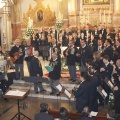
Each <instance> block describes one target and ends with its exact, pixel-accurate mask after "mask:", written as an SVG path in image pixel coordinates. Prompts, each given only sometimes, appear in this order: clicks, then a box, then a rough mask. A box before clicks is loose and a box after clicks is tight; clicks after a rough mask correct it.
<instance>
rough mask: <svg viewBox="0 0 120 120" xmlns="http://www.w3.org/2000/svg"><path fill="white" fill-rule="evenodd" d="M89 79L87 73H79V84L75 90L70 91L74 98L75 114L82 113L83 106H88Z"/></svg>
mask: <svg viewBox="0 0 120 120" xmlns="http://www.w3.org/2000/svg"><path fill="white" fill-rule="evenodd" d="M88 80H89V77H88V73H87V72H81V77H80V81H81V83H80V84H78V86H77V88H74V89H73V90H72V93H73V94H74V96H75V98H76V109H77V112H82V110H83V108H84V107H85V106H88V103H89V101H88V100H89V98H88V97H89V82H88Z"/></svg>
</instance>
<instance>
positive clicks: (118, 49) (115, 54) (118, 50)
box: [113, 46, 120, 62]
mask: <svg viewBox="0 0 120 120" xmlns="http://www.w3.org/2000/svg"><path fill="white" fill-rule="evenodd" d="M119 58H120V46H116V47H115V50H114V52H113V59H114V62H116V60H117V59H119Z"/></svg>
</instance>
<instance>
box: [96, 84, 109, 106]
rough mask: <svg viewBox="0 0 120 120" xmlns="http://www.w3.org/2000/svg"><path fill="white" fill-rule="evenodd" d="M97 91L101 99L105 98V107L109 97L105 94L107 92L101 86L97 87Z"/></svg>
mask: <svg viewBox="0 0 120 120" xmlns="http://www.w3.org/2000/svg"><path fill="white" fill-rule="evenodd" d="M97 91H98V93H99V94H100V95H101V97H102V98H103V101H104V106H105V99H106V97H107V93H106V92H105V90H104V89H103V88H102V87H101V86H98V87H97Z"/></svg>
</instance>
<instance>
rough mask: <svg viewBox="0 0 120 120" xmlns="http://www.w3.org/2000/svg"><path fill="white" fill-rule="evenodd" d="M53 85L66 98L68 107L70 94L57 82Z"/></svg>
mask: <svg viewBox="0 0 120 120" xmlns="http://www.w3.org/2000/svg"><path fill="white" fill-rule="evenodd" d="M53 85H54V86H55V88H56V89H57V90H58V91H59V92H63V93H64V94H65V95H66V97H67V98H68V99H69V106H70V99H71V96H72V94H71V93H70V92H69V91H68V90H67V89H66V88H65V87H64V86H62V84H61V83H60V82H59V81H58V80H57V81H55V82H54V83H53ZM60 100H61V96H60Z"/></svg>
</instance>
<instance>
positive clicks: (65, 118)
mask: <svg viewBox="0 0 120 120" xmlns="http://www.w3.org/2000/svg"><path fill="white" fill-rule="evenodd" d="M68 119H69V116H68V111H67V109H66V108H64V107H61V108H60V120H68Z"/></svg>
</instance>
